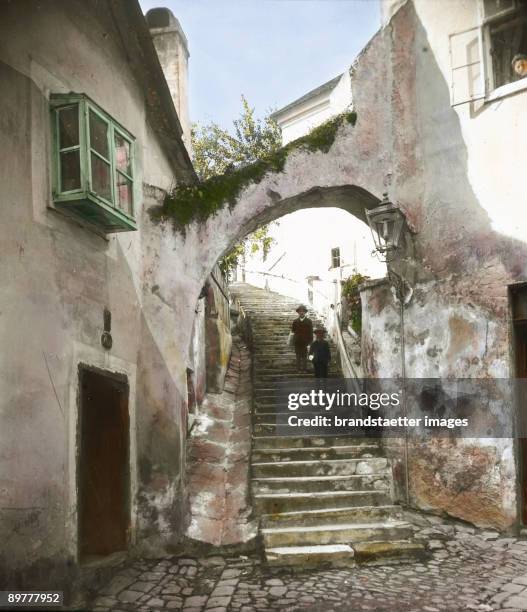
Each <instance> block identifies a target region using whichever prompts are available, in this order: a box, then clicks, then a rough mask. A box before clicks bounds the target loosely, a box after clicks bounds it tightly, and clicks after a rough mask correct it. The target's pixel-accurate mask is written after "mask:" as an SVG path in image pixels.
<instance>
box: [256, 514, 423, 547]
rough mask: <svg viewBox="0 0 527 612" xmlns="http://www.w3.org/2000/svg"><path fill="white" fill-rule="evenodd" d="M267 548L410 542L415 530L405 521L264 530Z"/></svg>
mask: <svg viewBox="0 0 527 612" xmlns="http://www.w3.org/2000/svg"><path fill="white" fill-rule="evenodd" d="M261 533H262V536H263V541H264V544H265V547H266V548H275V547H279V546H298V545H307V546H309V545H313V544H349V545H351V546H353V545H354V544H355V543H357V542H368V541H369V542H372V541H373V542H379V541H389V540H406V539H408V538H411V537H412V535H413V530H412V528H411V527H410V525H409V524H408V523H406V522H404V521H389V520H387V521H381V522H378V523H348V524H336V525H331V524H327V525H311V526H307V525H300V526H296V527H270V528H264V529H262V530H261Z"/></svg>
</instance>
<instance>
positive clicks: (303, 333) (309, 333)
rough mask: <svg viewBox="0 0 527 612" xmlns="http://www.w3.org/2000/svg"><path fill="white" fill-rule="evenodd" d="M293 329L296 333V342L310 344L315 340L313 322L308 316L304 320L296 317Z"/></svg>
mask: <svg viewBox="0 0 527 612" xmlns="http://www.w3.org/2000/svg"><path fill="white" fill-rule="evenodd" d="M291 331H292V332H293V333H294V334H295V344H304V345H306V346H307V345H308V344H310V343H311V342H312V341H313V323H312V322H311V319H308V318H307V317H305V318H304V320H303V321H301V320H300V317H298V319H295V320H294V321H293V325H292V326H291Z"/></svg>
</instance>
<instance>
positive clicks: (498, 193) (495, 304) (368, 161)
mask: <svg viewBox="0 0 527 612" xmlns="http://www.w3.org/2000/svg"><path fill="white" fill-rule="evenodd" d="M458 5H459V14H456V11H457V10H458V9H457V8H456V10H452V11H444V10H442V6H443V5H442V2H440V1H437V2H435V1H426V0H423V1H422V2H421V1H418V2H417V8H418V10H417V12H416V10H415V7H414V4H413V3H412V2H407V3H406V4H404V6H402V8H401V9H400V10H399V11H398V12H397V13H396V14H395V15H394V17H393V18H392V20H391V21H390V22H389V24H388V25H387V26H386V27H385V28H383V29H382V30H380V31H379V33H378V34H377V35H376V36H375V37H374V38H373V39H372V40H371V41H370V43H369V45H368V46H367V47H366V48H365V49H364V51H363V52H362V53H361V55H360V56H359V58H358V59H357V61H356V63H355V64H354V66H353V70H352V77H353V81H352V82H353V100H354V109H355V110H356V112H357V117H358V118H357V123H356V125H355V126H351V125H346V124H344V125H343V126H342V127H341V128H340V130H339V133H338V136H337V138H336V140H335V141H334V143H333V145H332V146H331V148H330V150H329V152H328V153H324V152H322V151H315V152H311V151H308V150H306V149H297V150H296V151H293V152H291V153H290V154H289V157H288V158H287V161H286V164H285V167H284V170H283V172H277V173H269V174H268V175H267V176H266V177H265V178H264V180H262V181H261V182H260V183H257V184H250V185H248V186H247V187H246V188H245V189H243V190H242V192H241V193H240V194H239V196H238V198H237V201H236V205H235V206H231V207H227V206H226V207H225V208H223V209H222V210H221V211H220V212H219V213H218V214H216V215H215V216H214V217H212V218H210V219H209V220H208V221H207V222H206V223H204V224H203V225H202V226H201V227H200V229H199V230H198V229H196V230H194V231H197V232H200V233H201V235H204V234H206V235H207V236H211V237H212V236H214V239H213V240H211V241H210V242H208V247H207V248H206V249H205V251H204V252H203V262H205V263H206V265H205V268H207V267H208V266H211V265H212V264H213V262H214V261H215V260H216V259H217V257H218V256H219V255H221V254H222V253H223V252H225V251H226V250H227V249H228V248H229V246H230V245H231V244H233V243H234V242H235V241H236V240H237V239H239V238H240V237H242V236H244V235H245V234H246V233H247V232H248V231H251V230H252V229H254V228H256V227H258V226H259V225H260V224H262V223H265V222H268V221H269V220H272V219H275V218H277V217H279V216H281V215H283V214H286V213H289V212H293V211H294V210H298V209H299V208H306V207H310V206H317V207H325V206H338V207H341V208H344V209H346V210H348V211H349V212H351V213H352V214H354V215H356V216H357V217H358V218H361V219H364V208H365V207H368V208H369V207H371V206H372V205H374V204H375V203H376V201H378V199H379V198H380V197H381V195H382V193H383V191H388V192H389V194H390V197H391V198H392V199H393V200H394V201H396V202H397V203H398V204H399V205H400V206H401V207H402V209H403V211H404V212H405V214H406V216H407V218H408V221H409V224H410V227H411V228H412V230H413V231H414V235H413V239H412V241H408V244H407V245H406V247H405V255H406V256H407V257H408V259H407V260H406V261H399V262H395V263H394V268H395V269H396V270H398V271H399V272H400V273H403V274H404V275H405V276H407V277H408V278H407V280H408V281H409V282H410V283H411V284H412V285H413V286H414V288H415V293H414V298H413V301H412V302H411V304H410V305H409V307H408V308H407V309H406V310H405V339H406V341H407V352H406V356H407V364H406V375H407V376H408V377H412V376H425V375H426V376H442V375H444V376H448V375H450V376H459V377H461V376H470V377H478V376H481V377H499V376H509V375H510V373H511V372H510V344H509V337H508V335H509V331H508V318H507V317H508V314H507V290H508V289H507V287H508V285H509V284H511V283H515V282H519V281H524V280H526V279H527V270H526V264H525V262H526V261H527V257H526V256H527V247H526V244H525V242H523V241H521V240H519V239H517V236H520V235H521V236H525V235H527V218H526V216H525V215H524V214H523V213H522V214H521V215H520V214H511V215H509V214H506V211H508V210H510V211H511V213H512V212H513V211H516V210H517V207H518V206H522V205H523V204H524V203H525V195H524V186H523V184H522V179H521V176H522V174H521V172H519V171H518V163H519V162H518V160H520V159H523V158H525V154H526V153H527V151H526V149H525V147H526V146H527V144H526V143H527V139H525V138H524V137H523V136H522V135H521V131H520V130H519V126H520V125H521V124H520V118H521V110H520V107H521V104H522V103H524V102H525V95H526V93H525V92H522V93H520V94H517V95H516V96H513V97H510V98H506V99H503V100H501V101H494V102H493V101H490V100H489V101H488V102H487V103H486V104H485V105H484V106H483V108H482V109H480V110H479V111H478V112H477V113H475V112H473V109H472V110H471V109H470V108H469V107H459V108H452V107H451V105H450V91H449V79H448V78H447V73H448V70H449V69H448V66H447V65H446V64H445V62H446V61H447V59H446V58H447V55H448V37H449V34H450V33H451V29H452V27H453V23H454V22H455V23H456V24H457V29H459V28H460V27H461V25H462V24H463V18H464V17H463V15H465V14H466V15H469V14H470V15H472V11H473V9H474V7H475V6H476V2H475V0H464V1H463V2H460V3H455V5H452V6H456V7H458ZM441 12H442V13H443V14H442V16H441V17H440V15H439V14H440V13H441ZM467 24H468V25H467V27H470V26H471V25H473V22H470V21H469V20H467ZM489 145H490V146H489ZM491 177H492V178H491ZM504 186H507V187H506V188H505V187H504ZM506 219H509V220H510V222H505V221H504V220H506ZM504 223H505V225H504ZM507 224H508V227H509V229H507V233H506V234H505V233H503V232H505V229H506V226H507ZM512 226H514V228H513V227H512ZM513 230H514V231H513ZM383 291H385V290H383ZM388 293H390V292H389V291H388ZM390 295H391V293H390ZM381 297H382V296H381ZM367 301H369V298H368V300H367ZM372 301H373V302H375V301H378V302H379V301H380V303H378V304H375V303H372V308H374V309H377V310H374V311H372V312H371V313H370V314H369V315H368V314H366V315H365V318H366V319H368V317H369V320H370V332H371V338H370V339H369V340H368V339H367V340H366V344H368V342H369V343H370V344H371V350H370V351H369V357H367V358H368V359H370V360H371V361H372V363H371V368H372V369H371V370H370V371H371V373H372V374H374V375H390V373H392V372H399V370H398V369H396V363H397V353H396V350H397V345H398V342H399V340H398V325H399V322H398V320H397V313H398V308H397V307H395V306H394V305H391V306H389V305H386V304H388V303H389V302H388V301H387V300H385V299H384V298H382V299H381V298H379V297H378V296H377V297H376V296H374V295H373V294H372ZM383 301H384V304H383V303H382V302H383ZM375 312H377V314H375ZM387 332H388V333H387ZM365 333H368V328H366V332H365ZM397 367H398V366H397ZM504 410H505V413H506V415H507V418H509V419H512V418H513V413H514V410H513V405H512V401H505V402H504ZM464 444H465V445H468V446H469V448H464V447H463V448H462V446H463V445H462V444H461V443H458V450H457V451H456V453H455V456H457V461H456V462H455V463H456V466H457V470H458V473H460V474H461V473H463V471H466V469H467V468H468V467H470V469H471V470H472V472H471V473H472V474H473V475H474V478H473V481H474V482H473V485H471V486H470V487H468V489H469V492H468V494H465V493H464V494H463V495H462V496H460V490H459V487H458V486H457V484H456V482H455V481H456V479H455V478H452V469H453V466H452V462H447V461H444V462H443V463H442V466H443V467H442V468H440V469H439V468H438V467H437V466H434V468H432V467H431V464H430V461H429V460H422V459H419V456H421V457H426V453H425V451H424V450H422V449H421V450H420V451H419V452H418V453H417V451H416V453H417V456H418V459H416V463H415V475H414V476H415V483H416V484H415V488H416V491H415V501H416V503H422V504H423V505H429V506H433V507H435V508H436V509H438V510H440V509H445V510H448V511H449V512H452V513H457V514H458V515H460V514H461V513H462V514H463V518H466V519H467V520H473V521H475V522H480V523H482V524H494V525H496V526H500V527H507V526H509V525H511V524H512V523H513V522H514V520H515V517H516V511H515V504H516V500H515V490H516V482H515V481H516V471H515V466H514V458H513V457H514V452H513V445H512V443H511V442H510V441H508V440H502V441H500V442H496V441H494V442H492V443H490V444H488V443H487V442H482V441H473V442H469V441H466V442H465V443H464ZM471 444H472V446H473V447H474V449H475V450H472V449H471V448H470V445H471ZM448 452H450V451H447V450H445V449H440V448H438V449H437V457H438V462H441V461H440V458H441V457H444V456H445V453H448ZM472 468H473V469H472ZM419 470H420V471H421V474H419V473H418V472H419ZM434 472H437V475H438V476H437V478H438V479H437V480H434V482H435V484H436V485H437V486H436V488H437V491H438V492H436V493H433V494H428V493H426V492H425V489H427V488H428V489H429V488H430V487H429V485H430V483H431V481H430V479H431V478H432V475H433V474H434ZM496 474H497V475H498V476H496ZM465 484H466V483H465ZM465 484H463V485H462V486H463V487H464V489H467V487H466V486H465ZM456 487H457V488H456ZM485 490H489V491H492V495H493V496H494V498H493V501H492V504H491V507H492V509H491V510H489V511H488V512H486V511H485V512H481V511H479V510H477V506H478V505H480V506H481V505H484V504H486V503H487V495H486V494H485V493H484V491H485ZM448 500H450V501H448ZM452 500H457V501H454V502H452ZM461 500H462V503H461ZM478 500H479V501H478ZM462 506H463V507H464V509H461V507H462Z"/></svg>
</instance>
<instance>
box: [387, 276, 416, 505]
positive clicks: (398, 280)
mask: <svg viewBox="0 0 527 612" xmlns="http://www.w3.org/2000/svg"><path fill="white" fill-rule="evenodd" d="M388 276H389V277H391V278H390V280H391V282H392V285H393V286H394V288H395V293H396V296H397V298H398V300H399V319H400V324H401V342H400V349H401V379H402V392H403V398H402V399H403V402H402V404H403V416H404V417H407V416H408V400H407V392H406V352H405V338H404V308H405V306H406V305H407V304H409V303H410V300H411V299H412V296H413V289H412V287H411V286H410V285H409V284H408V283H407V282H405V281H404V280H403V278H402V277H401V276H399V274H397V273H396V272H394V271H393V270H389V271H388ZM405 286H406V288H407V293H406V294H405ZM408 456H409V452H408V429H405V432H404V480H405V494H406V505H407V506H410V469H409V466H408Z"/></svg>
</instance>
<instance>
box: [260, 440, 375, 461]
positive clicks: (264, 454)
mask: <svg viewBox="0 0 527 612" xmlns="http://www.w3.org/2000/svg"><path fill="white" fill-rule="evenodd" d="M383 454H384V450H383V449H382V448H381V447H380V446H379V445H378V444H363V445H351V446H323V447H320V448H317V447H307V448H260V449H253V451H252V455H251V460H252V462H253V464H254V463H266V462H267V463H268V462H270V461H318V460H321V459H329V460H331V459H348V460H349V459H355V458H359V457H379V456H382V455H383Z"/></svg>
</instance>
